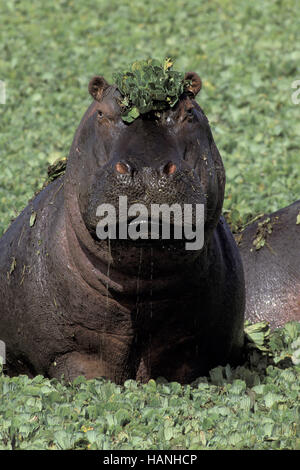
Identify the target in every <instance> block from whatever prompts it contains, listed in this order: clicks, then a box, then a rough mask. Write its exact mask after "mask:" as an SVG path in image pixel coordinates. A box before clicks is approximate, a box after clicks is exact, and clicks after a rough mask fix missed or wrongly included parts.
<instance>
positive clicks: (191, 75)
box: [184, 72, 202, 96]
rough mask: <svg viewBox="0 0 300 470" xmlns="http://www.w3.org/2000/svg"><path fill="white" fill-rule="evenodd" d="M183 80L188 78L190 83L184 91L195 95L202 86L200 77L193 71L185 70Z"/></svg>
mask: <svg viewBox="0 0 300 470" xmlns="http://www.w3.org/2000/svg"><path fill="white" fill-rule="evenodd" d="M184 79H185V80H189V81H190V82H191V85H189V86H188V87H187V88H186V91H188V92H190V93H192V94H193V95H194V96H196V95H197V94H198V93H199V91H200V90H201V87H202V82H201V78H200V77H199V75H197V74H196V73H195V72H187V73H186V74H185V76H184Z"/></svg>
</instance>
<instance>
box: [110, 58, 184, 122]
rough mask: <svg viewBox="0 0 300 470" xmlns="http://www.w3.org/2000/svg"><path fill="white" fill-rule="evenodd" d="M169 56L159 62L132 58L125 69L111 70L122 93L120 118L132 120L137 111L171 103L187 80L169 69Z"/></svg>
mask: <svg viewBox="0 0 300 470" xmlns="http://www.w3.org/2000/svg"><path fill="white" fill-rule="evenodd" d="M172 66H173V62H172V60H171V59H170V58H168V59H165V61H164V62H163V63H162V64H161V63H160V62H159V61H158V60H155V59H147V60H141V61H137V62H134V63H133V64H132V65H131V66H129V67H128V68H127V69H126V70H124V71H121V72H117V73H115V74H113V78H114V80H115V83H116V85H117V87H118V89H119V91H120V93H121V94H122V95H123V99H122V100H121V103H120V104H121V107H122V110H123V112H122V119H123V120H124V121H125V122H128V123H130V122H132V121H134V119H136V118H137V117H138V116H139V115H140V114H145V113H147V112H149V111H162V110H164V109H167V108H168V107H173V106H174V105H175V104H176V103H177V101H178V99H179V97H180V95H181V94H182V93H183V91H184V89H185V87H186V86H187V85H188V84H189V81H188V80H185V79H184V73H181V72H176V71H175V70H172Z"/></svg>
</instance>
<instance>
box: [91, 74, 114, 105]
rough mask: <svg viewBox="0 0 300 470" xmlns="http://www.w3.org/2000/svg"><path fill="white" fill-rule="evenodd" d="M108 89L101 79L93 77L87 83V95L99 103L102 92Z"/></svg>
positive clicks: (105, 82)
mask: <svg viewBox="0 0 300 470" xmlns="http://www.w3.org/2000/svg"><path fill="white" fill-rule="evenodd" d="M108 87H109V84H108V83H107V81H106V80H105V78H103V77H99V76H98V75H97V76H96V77H93V78H92V79H91V81H90V83H89V93H90V94H91V95H92V97H93V98H94V100H97V101H100V100H101V98H102V95H103V93H104V91H105V90H106V89H107V88H108Z"/></svg>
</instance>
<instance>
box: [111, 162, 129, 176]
mask: <svg viewBox="0 0 300 470" xmlns="http://www.w3.org/2000/svg"><path fill="white" fill-rule="evenodd" d="M115 169H116V171H117V172H118V173H120V174H121V175H127V174H129V173H130V171H131V169H130V166H129V165H128V164H127V163H123V162H118V163H116V164H115Z"/></svg>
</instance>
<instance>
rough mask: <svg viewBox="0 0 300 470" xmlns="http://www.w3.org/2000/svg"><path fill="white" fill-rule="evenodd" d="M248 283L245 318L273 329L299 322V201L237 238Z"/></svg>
mask: <svg viewBox="0 0 300 470" xmlns="http://www.w3.org/2000/svg"><path fill="white" fill-rule="evenodd" d="M237 239H238V242H239V249H240V253H241V256H242V260H243V266H244V274H245V284H246V314H245V315H246V318H247V319H248V320H249V321H250V322H252V323H256V322H260V321H267V322H268V323H269V324H270V327H271V329H274V328H277V327H281V326H283V325H284V324H285V323H287V322H289V321H300V259H299V255H300V200H299V201H297V202H294V203H293V204H291V205H289V206H288V207H285V208H283V209H280V210H278V211H276V212H274V213H272V214H265V215H263V216H261V217H260V218H259V219H257V220H256V221H255V222H253V223H251V224H250V225H249V226H247V227H246V228H245V229H244V230H243V231H242V232H241V233H240V234H239V235H238V237H237Z"/></svg>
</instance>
